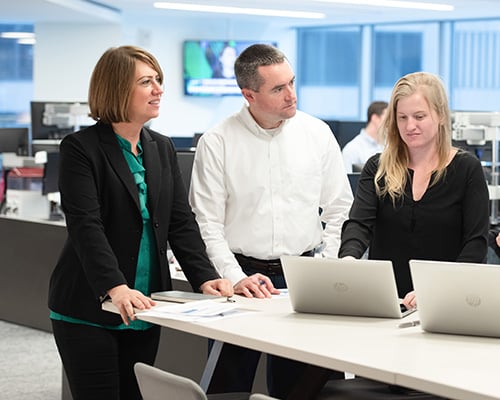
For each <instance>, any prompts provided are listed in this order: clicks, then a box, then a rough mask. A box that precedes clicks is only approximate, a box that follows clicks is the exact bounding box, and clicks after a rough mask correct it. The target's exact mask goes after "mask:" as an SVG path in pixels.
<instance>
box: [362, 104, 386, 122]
mask: <svg viewBox="0 0 500 400" xmlns="http://www.w3.org/2000/svg"><path fill="white" fill-rule="evenodd" d="M388 105H389V104H388V103H387V102H386V101H374V102H372V103H371V104H370V105H369V106H368V112H367V113H366V118H367V119H366V123H368V122H370V120H371V119H372V115H373V114H375V115H378V116H379V117H380V116H381V115H382V113H383V112H384V110H385V109H386V108H387V106H388Z"/></svg>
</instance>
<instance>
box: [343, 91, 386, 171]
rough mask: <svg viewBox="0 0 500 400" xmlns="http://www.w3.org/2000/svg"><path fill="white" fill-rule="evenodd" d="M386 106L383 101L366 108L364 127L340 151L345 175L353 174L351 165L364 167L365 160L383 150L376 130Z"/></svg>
mask: <svg viewBox="0 0 500 400" xmlns="http://www.w3.org/2000/svg"><path fill="white" fill-rule="evenodd" d="M387 105H388V104H387V102H385V101H374V102H372V103H371V104H370V106H369V107H368V112H367V117H368V118H367V121H368V122H367V123H366V126H365V127H364V128H363V129H361V132H359V134H358V135H357V136H355V137H354V138H353V139H352V140H351V141H350V142H348V143H347V144H346V145H345V146H344V148H343V149H342V157H343V158H344V165H345V169H346V172H347V173H351V172H353V169H352V166H353V165H360V166H362V165H364V163H365V162H366V160H368V159H369V158H370V157H371V156H373V155H374V154H377V153H380V152H382V150H383V149H384V144H383V143H382V141H381V139H380V137H379V136H378V128H379V126H380V124H381V123H382V120H383V119H384V115H385V111H386V109H387Z"/></svg>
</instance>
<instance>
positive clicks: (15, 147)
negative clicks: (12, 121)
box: [0, 128, 30, 156]
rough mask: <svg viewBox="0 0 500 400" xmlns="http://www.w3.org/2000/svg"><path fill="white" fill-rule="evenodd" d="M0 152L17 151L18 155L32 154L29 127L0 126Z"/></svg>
mask: <svg viewBox="0 0 500 400" xmlns="http://www.w3.org/2000/svg"><path fill="white" fill-rule="evenodd" d="M0 153H16V154H17V155H18V156H28V155H30V137H29V130H28V128H0Z"/></svg>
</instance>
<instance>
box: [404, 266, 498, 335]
mask: <svg viewBox="0 0 500 400" xmlns="http://www.w3.org/2000/svg"><path fill="white" fill-rule="evenodd" d="M410 271H411V276H412V280H413V286H414V288H415V292H416V295H417V308H418V311H419V317H420V324H421V326H422V329H424V330H425V331H428V332H440V333H452V334H459V335H474V336H492V337H500V318H497V315H498V311H499V310H500V290H499V288H500V266H498V265H488V264H471V263H455V262H443V261H422V260H418V261H417V260H411V261H410Z"/></svg>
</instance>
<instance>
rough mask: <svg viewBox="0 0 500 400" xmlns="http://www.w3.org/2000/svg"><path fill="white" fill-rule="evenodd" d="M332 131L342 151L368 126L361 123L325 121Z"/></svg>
mask: <svg viewBox="0 0 500 400" xmlns="http://www.w3.org/2000/svg"><path fill="white" fill-rule="evenodd" d="M325 122H326V123H327V124H328V126H329V127H330V129H331V130H332V132H333V134H334V136H335V138H336V139H337V142H338V143H339V146H340V148H341V149H343V148H344V146H345V145H346V144H347V143H348V142H350V141H351V140H352V139H353V138H354V136H356V135H357V134H358V133H359V131H361V129H363V128H364V127H365V126H366V122H360V121H335V120H325Z"/></svg>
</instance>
